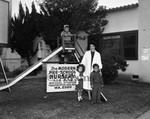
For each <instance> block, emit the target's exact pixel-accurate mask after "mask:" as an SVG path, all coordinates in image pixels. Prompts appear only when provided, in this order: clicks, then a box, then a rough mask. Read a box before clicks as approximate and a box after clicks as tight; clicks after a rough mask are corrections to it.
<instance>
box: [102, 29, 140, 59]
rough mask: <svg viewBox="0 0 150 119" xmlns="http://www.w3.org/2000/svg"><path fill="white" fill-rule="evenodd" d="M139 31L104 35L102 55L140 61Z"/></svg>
mask: <svg viewBox="0 0 150 119" xmlns="http://www.w3.org/2000/svg"><path fill="white" fill-rule="evenodd" d="M137 36H138V31H128V32H121V33H113V34H106V35H103V41H102V54H113V55H121V56H123V57H124V58H125V59H126V60H137V59H138V37H137Z"/></svg>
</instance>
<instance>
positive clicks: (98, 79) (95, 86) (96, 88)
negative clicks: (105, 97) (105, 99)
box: [90, 64, 103, 104]
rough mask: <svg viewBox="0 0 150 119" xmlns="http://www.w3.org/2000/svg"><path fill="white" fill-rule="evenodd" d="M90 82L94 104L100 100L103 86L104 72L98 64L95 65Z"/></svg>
mask: <svg viewBox="0 0 150 119" xmlns="http://www.w3.org/2000/svg"><path fill="white" fill-rule="evenodd" d="M90 84H91V87H92V104H95V103H98V100H100V92H101V88H102V87H103V79H102V74H101V71H100V69H99V65H98V64H94V65H93V71H92V72H91V74H90Z"/></svg>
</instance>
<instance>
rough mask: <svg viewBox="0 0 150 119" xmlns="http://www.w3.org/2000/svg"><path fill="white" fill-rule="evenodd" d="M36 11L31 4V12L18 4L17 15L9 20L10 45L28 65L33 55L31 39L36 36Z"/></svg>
mask: <svg viewBox="0 0 150 119" xmlns="http://www.w3.org/2000/svg"><path fill="white" fill-rule="evenodd" d="M35 15H36V9H35V5H34V3H32V12H31V13H29V9H28V7H27V6H26V7H25V10H24V9H23V6H22V3H21V2H20V3H19V14H18V16H14V17H13V18H12V19H11V40H10V45H11V48H12V51H13V50H16V51H17V52H18V53H19V54H20V55H21V57H22V58H26V59H27V61H28V63H29V65H30V57H31V56H32V53H33V49H32V47H33V42H32V41H33V39H34V38H35V36H36V33H37V30H38V29H36V22H35V20H36V19H35Z"/></svg>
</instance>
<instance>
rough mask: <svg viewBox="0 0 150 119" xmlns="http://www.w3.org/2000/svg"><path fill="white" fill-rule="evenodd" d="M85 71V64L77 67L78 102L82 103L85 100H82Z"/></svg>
mask: <svg viewBox="0 0 150 119" xmlns="http://www.w3.org/2000/svg"><path fill="white" fill-rule="evenodd" d="M84 71H85V66H84V65H83V64H79V65H78V66H77V72H76V79H77V80H76V89H77V91H78V101H79V102H80V101H81V100H83V98H82V91H83V79H84V76H83V73H84Z"/></svg>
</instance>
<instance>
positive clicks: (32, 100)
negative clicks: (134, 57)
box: [0, 77, 150, 119]
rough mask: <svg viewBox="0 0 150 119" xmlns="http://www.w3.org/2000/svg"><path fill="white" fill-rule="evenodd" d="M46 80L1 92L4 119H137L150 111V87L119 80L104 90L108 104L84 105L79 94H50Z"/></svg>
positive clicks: (23, 82) (0, 114) (1, 118)
mask: <svg viewBox="0 0 150 119" xmlns="http://www.w3.org/2000/svg"><path fill="white" fill-rule="evenodd" d="M45 90H46V79H45V78H42V79H26V80H21V81H20V82H18V83H17V84H16V85H14V86H13V87H11V91H12V92H7V91H0V119H136V118H137V117H138V116H140V115H141V114H143V113H144V112H145V111H147V110H148V109H149V108H150V101H149V99H150V84H148V83H140V82H137V81H132V80H129V78H128V77H121V78H118V79H117V80H116V81H114V82H113V83H111V84H109V85H105V86H104V88H103V94H105V96H106V97H107V98H108V102H107V103H102V104H95V105H91V103H90V102H89V101H88V97H87V93H86V92H85V93H84V99H85V100H83V101H82V102H78V101H77V94H76V92H63V93H46V92H45Z"/></svg>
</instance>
